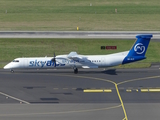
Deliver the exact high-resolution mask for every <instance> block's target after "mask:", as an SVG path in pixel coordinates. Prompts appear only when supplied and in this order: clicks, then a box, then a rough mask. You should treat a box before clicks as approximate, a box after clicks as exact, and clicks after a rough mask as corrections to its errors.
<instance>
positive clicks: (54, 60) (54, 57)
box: [51, 52, 56, 67]
mask: <svg viewBox="0 0 160 120" xmlns="http://www.w3.org/2000/svg"><path fill="white" fill-rule="evenodd" d="M51 61H52V63H53V62H54V67H56V56H55V52H54V56H53V58H52V59H51Z"/></svg>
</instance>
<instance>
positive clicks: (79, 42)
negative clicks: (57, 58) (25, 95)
mask: <svg viewBox="0 0 160 120" xmlns="http://www.w3.org/2000/svg"><path fill="white" fill-rule="evenodd" d="M133 43H134V40H113V39H112V40H109V39H20V38H19V39H10V38H8V39H0V67H3V66H4V65H5V64H6V62H9V61H12V60H13V59H15V58H18V57H43V56H48V57H51V56H53V54H54V52H55V53H56V55H59V54H69V53H70V52H71V51H76V52H78V53H79V54H82V55H98V54H103V55H105V54H110V53H116V52H122V51H127V50H129V49H130V48H131V46H132V45H133ZM107 45H108V46H109V45H116V46H117V50H101V49H100V47H101V46H107ZM159 51H160V42H153V41H151V43H150V44H149V48H148V50H147V53H146V56H147V59H146V60H143V61H141V62H138V63H137V64H135V63H134V64H128V65H127V66H121V68H126V67H129V68H136V67H149V66H150V65H151V63H153V62H160V52H159Z"/></svg>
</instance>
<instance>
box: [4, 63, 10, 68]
mask: <svg viewBox="0 0 160 120" xmlns="http://www.w3.org/2000/svg"><path fill="white" fill-rule="evenodd" d="M3 69H11V64H10V63H9V64H7V65H6V66H4V67H3Z"/></svg>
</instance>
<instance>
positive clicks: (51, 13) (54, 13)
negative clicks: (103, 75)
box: [0, 0, 160, 31]
mask: <svg viewBox="0 0 160 120" xmlns="http://www.w3.org/2000/svg"><path fill="white" fill-rule="evenodd" d="M90 3H92V6H90ZM115 8H117V10H118V12H117V14H116V13H115ZM6 10H7V14H6ZM159 20H160V1H159V0H152V1H149V0H145V1H144V0H132V1H128V0H121V1H119V0H107V1H106V0H100V1H97V0H92V1H90V0H76V1H75V0H58V1H57V0H45V1H44V0H25V1H22V0H1V1H0V30H44V31H47V30H69V31H71V30H73V31H75V30H76V28H77V26H79V28H80V30H81V31H86V30H91V31H92V30H97V31H98V30H108V31H110V30H114V31H116V30H157V31H158V30H160V26H159Z"/></svg>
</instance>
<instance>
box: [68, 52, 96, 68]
mask: <svg viewBox="0 0 160 120" xmlns="http://www.w3.org/2000/svg"><path fill="white" fill-rule="evenodd" d="M67 57H68V58H69V59H72V60H74V61H77V62H79V63H80V64H81V65H82V68H98V66H97V65H95V64H94V63H92V62H91V61H90V60H89V59H88V58H87V57H86V56H83V55H78V54H77V52H70V53H69V54H68V56H67Z"/></svg>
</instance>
